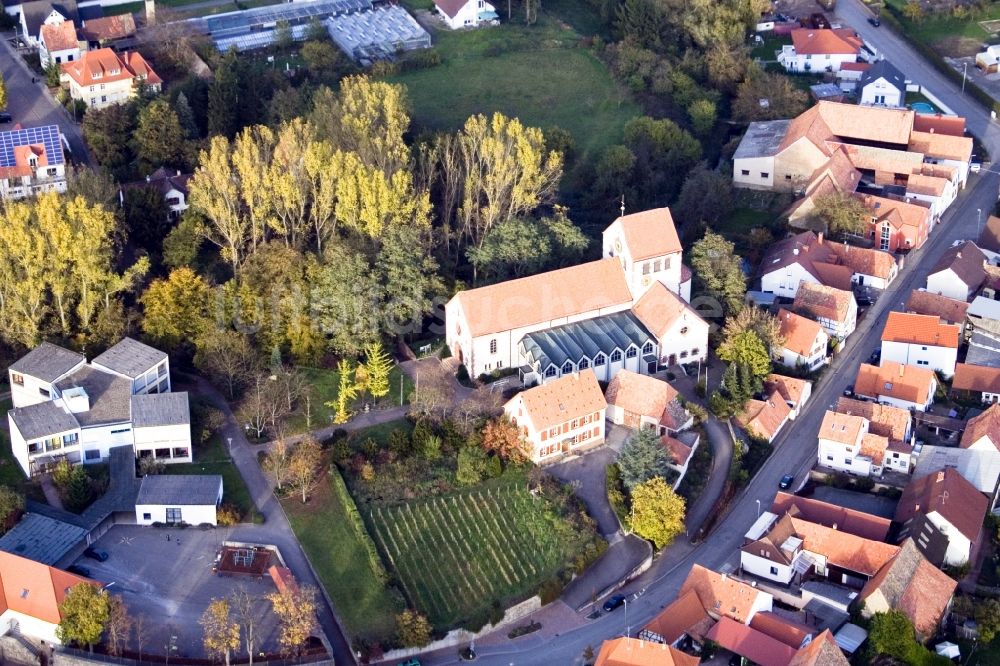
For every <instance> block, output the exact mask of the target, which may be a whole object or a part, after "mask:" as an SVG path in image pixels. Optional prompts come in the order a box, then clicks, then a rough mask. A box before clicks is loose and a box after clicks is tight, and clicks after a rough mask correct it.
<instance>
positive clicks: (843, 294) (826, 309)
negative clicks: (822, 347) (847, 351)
mask: <svg viewBox="0 0 1000 666" xmlns="http://www.w3.org/2000/svg"><path fill="white" fill-rule="evenodd" d="M792 311H793V312H796V313H798V314H800V315H804V316H806V317H809V318H810V319H815V320H816V321H818V322H819V324H820V326H822V327H823V329H824V330H825V331H826V332H827V333H828V334H829V335H830V337H832V338H836V339H837V340H844V339H846V338H847V336H849V335H850V334H851V333H853V332H854V329H855V327H856V326H857V323H858V303H857V301H855V300H854V294H853V293H852V292H850V291H844V290H842V289H834V288H833V287H827V286H825V285H821V284H810V283H808V282H803V283H802V284H801V285H799V290H798V293H797V294H796V295H795V301H794V302H793V303H792Z"/></svg>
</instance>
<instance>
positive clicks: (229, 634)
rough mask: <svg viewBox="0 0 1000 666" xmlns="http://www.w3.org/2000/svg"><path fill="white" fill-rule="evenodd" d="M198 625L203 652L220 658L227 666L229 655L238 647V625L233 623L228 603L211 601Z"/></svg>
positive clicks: (224, 600) (219, 600)
mask: <svg viewBox="0 0 1000 666" xmlns="http://www.w3.org/2000/svg"><path fill="white" fill-rule="evenodd" d="M198 623H199V624H200V625H201V627H202V644H203V645H204V646H205V652H207V653H209V654H210V655H212V656H213V657H221V658H222V660H223V661H224V662H225V664H226V666H229V655H230V654H231V653H232V652H233V650H237V649H239V647H240V625H239V623H238V622H234V621H233V618H232V612H231V610H230V608H229V601H227V600H226V599H212V601H211V602H209V604H208V607H207V608H206V609H205V612H204V613H202V614H201V619H200V620H199V621H198Z"/></svg>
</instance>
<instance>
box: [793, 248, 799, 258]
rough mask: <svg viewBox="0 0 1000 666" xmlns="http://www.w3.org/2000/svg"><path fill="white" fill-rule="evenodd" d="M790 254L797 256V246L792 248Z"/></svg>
mask: <svg viewBox="0 0 1000 666" xmlns="http://www.w3.org/2000/svg"><path fill="white" fill-rule="evenodd" d="M792 254H794V255H795V256H796V257H797V256H799V248H797V247H795V248H792Z"/></svg>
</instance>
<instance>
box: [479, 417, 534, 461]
mask: <svg viewBox="0 0 1000 666" xmlns="http://www.w3.org/2000/svg"><path fill="white" fill-rule="evenodd" d="M483 448H484V449H486V450H487V451H490V452H491V453H493V454H495V455H498V456H500V458H502V459H503V460H506V461H508V462H511V463H514V464H517V463H520V462H523V461H525V460H527V459H528V458H530V457H531V454H530V451H529V450H528V445H527V443H526V442H525V441H524V439H523V438H522V437H521V431H520V430H519V429H518V427H517V426H516V425H515V424H514V422H513V421H511V420H510V419H509V418H507V417H506V416H501V417H499V418H495V419H490V420H489V421H487V422H486V425H485V426H483Z"/></svg>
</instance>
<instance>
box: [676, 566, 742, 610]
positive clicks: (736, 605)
mask: <svg viewBox="0 0 1000 666" xmlns="http://www.w3.org/2000/svg"><path fill="white" fill-rule="evenodd" d="M692 590H693V591H694V592H695V594H697V595H698V599H700V600H701V605H702V607H703V608H704V609H705V610H706V611H707V612H708V614H709V615H711V616H713V617H729V618H732V619H734V620H736V621H737V622H746V621H748V620H749V619H750V617H751V611H753V610H754V605H755V603H756V601H757V597H758V596H759V595H760V594H762V592H760V591H759V590H757V589H756V588H753V587H751V586H749V585H747V584H746V583H744V582H742V581H739V580H736V579H735V578H731V577H729V576H727V575H725V574H719V573H716V572H714V571H712V570H711V569H706V568H705V567H703V566H701V565H700V564H695V565H692V567H691V571H690V572H689V573H688V576H687V578H686V579H685V580H684V584H683V585H681V589H680V592H679V593H678V596H683V595H684V594H686V593H688V592H690V591H692Z"/></svg>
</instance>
